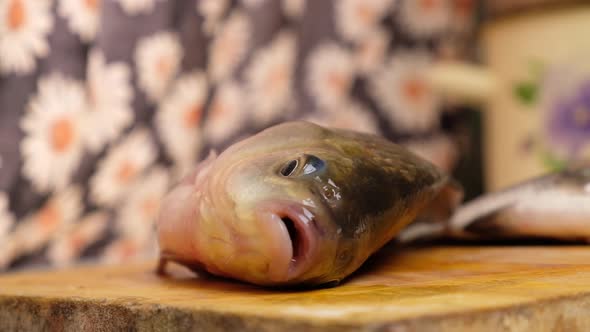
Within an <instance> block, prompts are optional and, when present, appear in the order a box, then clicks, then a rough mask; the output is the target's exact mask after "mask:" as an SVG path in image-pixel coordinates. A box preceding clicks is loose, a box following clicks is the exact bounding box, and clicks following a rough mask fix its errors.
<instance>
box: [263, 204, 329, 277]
mask: <svg viewBox="0 0 590 332" xmlns="http://www.w3.org/2000/svg"><path fill="white" fill-rule="evenodd" d="M257 216H258V220H259V222H260V223H261V224H260V227H261V228H260V229H261V230H262V231H263V232H265V233H266V235H267V239H268V241H269V243H268V245H269V246H268V248H269V253H268V255H269V266H268V274H269V277H270V278H271V279H272V280H273V281H274V282H284V281H287V280H293V279H296V278H297V277H299V276H301V275H302V274H304V273H305V272H306V271H307V270H309V269H310V268H311V267H312V265H313V262H314V259H315V258H316V257H317V250H318V243H319V232H318V226H317V222H316V219H315V218H316V216H315V215H314V214H313V213H312V212H311V211H309V210H308V209H307V208H305V207H303V206H301V205H299V204H296V203H290V202H284V201H277V202H266V203H264V204H261V207H260V208H259V209H258V211H257Z"/></svg>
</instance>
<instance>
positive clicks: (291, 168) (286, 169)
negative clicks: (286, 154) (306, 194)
mask: <svg viewBox="0 0 590 332" xmlns="http://www.w3.org/2000/svg"><path fill="white" fill-rule="evenodd" d="M297 165H299V161H298V160H297V159H293V160H291V161H289V162H288V163H286V164H285V166H283V168H281V170H280V173H281V175H282V176H290V175H292V174H293V173H295V170H296V169H297Z"/></svg>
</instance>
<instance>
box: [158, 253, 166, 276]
mask: <svg viewBox="0 0 590 332" xmlns="http://www.w3.org/2000/svg"><path fill="white" fill-rule="evenodd" d="M166 266H168V258H165V257H162V256H160V259H159V260H158V265H157V266H156V274H157V275H159V276H161V277H164V276H167V275H168V273H167V272H166Z"/></svg>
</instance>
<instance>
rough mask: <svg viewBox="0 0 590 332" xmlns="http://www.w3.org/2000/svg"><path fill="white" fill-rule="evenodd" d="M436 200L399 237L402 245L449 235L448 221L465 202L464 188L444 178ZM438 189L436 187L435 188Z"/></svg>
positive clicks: (435, 197)
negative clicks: (462, 202) (463, 201)
mask: <svg viewBox="0 0 590 332" xmlns="http://www.w3.org/2000/svg"><path fill="white" fill-rule="evenodd" d="M438 186H440V189H436V188H435V190H438V192H437V194H436V195H435V196H434V198H433V199H432V200H431V201H430V202H429V203H428V204H427V205H426V206H425V207H424V208H423V209H422V212H421V213H420V214H419V215H418V217H417V218H416V219H415V221H414V222H412V223H411V224H410V225H408V226H407V227H406V228H404V229H403V230H402V232H401V233H400V234H399V235H398V236H397V238H396V240H397V242H400V243H408V242H414V241H417V240H428V239H433V238H439V237H442V236H444V235H446V234H447V225H448V220H449V219H450V217H451V216H452V215H453V213H454V212H455V210H456V209H457V207H458V206H459V204H461V201H462V200H463V187H462V186H461V185H460V184H459V183H458V182H456V181H455V180H453V179H450V178H448V177H447V178H444V179H443V180H442V181H441V182H440V184H438ZM435 187H436V186H435Z"/></svg>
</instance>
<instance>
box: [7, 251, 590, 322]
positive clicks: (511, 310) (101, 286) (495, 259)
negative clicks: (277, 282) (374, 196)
mask: <svg viewBox="0 0 590 332" xmlns="http://www.w3.org/2000/svg"><path fill="white" fill-rule="evenodd" d="M154 266H155V263H154V262H148V263H142V264H137V265H128V266H112V267H92V266H87V267H79V268H76V269H69V270H61V271H52V272H27V273H13V274H7V275H4V276H1V277H0V330H1V331H7V330H50V331H61V330H71V331H82V330H84V331H110V330H142V331H143V330H145V331H149V330H168V331H173V330H179V331H184V330H197V331H200V330H202V331H261V330H262V331H286V330H289V331H299V330H301V331H315V330H317V331H349V330H351V331H352V330H363V331H473V330H481V331H590V247H586V246H552V247H542V246H520V247H510V246H490V247H476V246H455V247H452V246H435V247H421V248H407V249H404V250H400V249H398V248H394V247H391V248H388V249H386V250H383V251H382V252H381V253H380V254H379V255H378V256H377V257H376V258H374V259H373V260H371V261H370V262H369V263H368V264H367V265H366V266H365V267H364V268H363V269H362V270H361V271H359V272H358V273H357V274H355V275H354V276H353V277H351V278H350V279H349V280H347V281H346V282H345V283H343V284H341V285H340V286H337V287H334V288H329V289H315V290H285V289H283V290H270V289H263V288H259V287H253V286H250V285H245V284H241V283H238V282H234V281H228V280H221V279H217V278H213V277H208V276H197V275H195V274H193V273H192V272H189V271H187V270H185V269H183V268H181V267H179V266H171V269H170V271H171V275H170V276H168V277H165V278H162V277H158V276H156V275H155V274H154V273H153V269H154Z"/></svg>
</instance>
